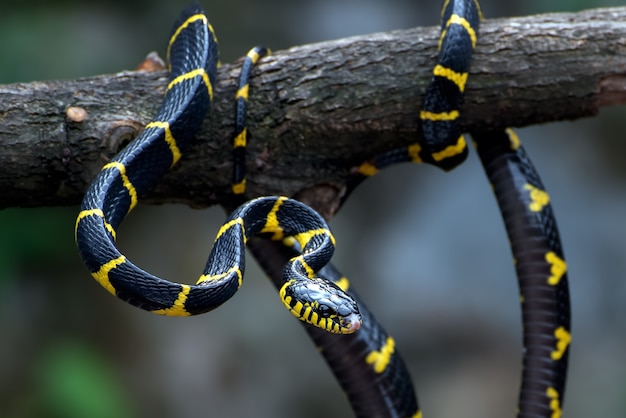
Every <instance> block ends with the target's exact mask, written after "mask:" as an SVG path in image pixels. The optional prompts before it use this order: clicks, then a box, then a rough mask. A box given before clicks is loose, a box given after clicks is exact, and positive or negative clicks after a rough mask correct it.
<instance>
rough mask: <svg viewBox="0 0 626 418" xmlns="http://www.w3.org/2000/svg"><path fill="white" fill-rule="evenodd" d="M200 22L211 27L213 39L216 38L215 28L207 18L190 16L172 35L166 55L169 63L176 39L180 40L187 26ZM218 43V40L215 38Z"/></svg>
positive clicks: (199, 15)
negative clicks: (179, 36) (179, 37)
mask: <svg viewBox="0 0 626 418" xmlns="http://www.w3.org/2000/svg"><path fill="white" fill-rule="evenodd" d="M198 20H201V21H202V23H204V24H205V25H207V26H208V27H209V30H210V31H211V33H213V38H215V33H214V32H213V28H212V27H211V25H210V24H209V21H208V20H207V18H206V16H205V15H203V14H200V13H198V14H195V15H192V16H189V17H188V18H187V19H186V20H185V21H184V22H183V23H182V24H181V25H180V26H179V27H178V28H177V29H176V30H175V31H174V33H173V34H172V36H171V37H170V41H169V43H168V45H167V52H166V53H165V56H166V57H167V62H169V61H170V51H171V50H172V45H174V42H176V39H178V35H180V33H181V32H182V31H183V30H185V28H186V27H187V26H189V25H190V24H192V23H193V22H197V21H198ZM215 40H216V42H217V39H216V38H215Z"/></svg>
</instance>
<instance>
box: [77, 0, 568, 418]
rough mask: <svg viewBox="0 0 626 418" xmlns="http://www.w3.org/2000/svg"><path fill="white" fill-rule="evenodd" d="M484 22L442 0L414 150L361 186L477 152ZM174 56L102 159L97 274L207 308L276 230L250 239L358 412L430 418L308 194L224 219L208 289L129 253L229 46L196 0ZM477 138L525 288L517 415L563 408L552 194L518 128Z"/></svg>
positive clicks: (85, 250)
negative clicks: (468, 100)
mask: <svg viewBox="0 0 626 418" xmlns="http://www.w3.org/2000/svg"><path fill="white" fill-rule="evenodd" d="M481 18H482V14H481V11H480V7H479V5H478V1H477V0H456V1H455V0H447V1H446V2H445V3H444V6H443V9H442V27H441V38H440V40H439V56H438V59H437V64H436V65H435V66H434V68H433V78H432V82H431V83H430V85H429V87H428V88H427V90H426V93H425V95H424V99H423V107H422V110H421V112H420V116H419V117H420V120H421V133H420V135H419V137H418V138H417V139H416V141H415V143H413V144H410V145H409V146H407V147H404V148H401V149H395V150H390V151H389V152H386V153H383V154H380V155H377V156H375V157H373V158H372V159H371V160H370V161H367V162H364V163H363V164H361V165H360V166H358V167H356V168H355V170H354V173H353V176H352V177H351V183H350V188H349V192H350V191H351V190H352V189H354V187H356V186H357V185H358V184H359V183H360V182H361V181H362V180H363V179H365V178H367V177H369V176H371V175H373V174H375V173H376V172H378V171H379V170H380V169H382V168H384V167H386V166H388V165H391V164H395V163H399V162H405V161H412V162H418V163H421V162H425V163H429V164H434V165H436V166H438V167H440V168H442V169H444V170H451V169H452V168H454V167H455V166H457V165H458V164H460V163H462V162H463V161H464V160H465V158H466V157H467V154H468V149H467V145H466V140H465V138H464V136H463V135H462V132H461V129H460V127H459V123H458V119H459V116H460V113H459V106H460V104H461V101H462V96H463V93H464V90H465V85H466V82H467V79H468V70H469V65H470V60H471V56H472V52H473V50H474V48H475V47H476V44H477V41H478V26H479V22H480V20H481ZM266 53H267V51H266V50H265V49H263V48H258V49H253V50H252V51H251V52H250V53H249V54H248V58H247V60H246V62H245V64H244V68H243V69H242V76H241V81H240V86H239V90H238V93H237V97H236V100H237V103H238V104H237V117H236V119H237V123H236V124H237V127H236V130H237V132H236V134H235V136H234V138H235V139H234V143H233V145H234V148H235V151H234V153H235V157H234V158H235V160H234V162H235V164H234V167H235V170H234V176H233V193H234V194H235V195H236V196H239V199H242V198H241V196H243V195H244V193H245V149H246V144H247V136H246V135H247V132H246V128H245V109H246V105H247V100H248V80H249V77H250V71H251V69H252V66H253V65H254V64H255V63H256V62H257V60H258V59H260V58H261V57H262V56H264V55H265V54H266ZM167 55H168V58H169V62H171V79H170V80H171V81H170V83H169V85H168V87H167V91H166V95H165V99H164V102H163V105H162V106H161V108H160V110H159V111H158V112H157V115H156V116H155V119H154V120H153V121H152V122H150V123H148V124H147V125H146V128H145V130H144V131H143V132H142V134H141V135H140V136H139V137H138V138H136V139H135V140H134V141H133V142H131V143H130V144H129V145H128V146H127V147H126V148H125V149H124V150H123V151H122V152H121V153H120V154H118V155H117V156H116V157H115V158H114V159H113V160H112V161H111V162H110V163H108V164H106V165H105V166H104V167H103V168H102V170H101V171H100V173H99V174H98V176H97V177H96V179H95V180H94V182H93V183H92V185H91V186H90V188H89V190H88V191H87V194H86V196H85V198H84V201H83V204H82V206H81V210H80V213H79V215H78V219H77V221H76V240H77V244H78V248H79V252H80V255H81V257H82V259H83V261H84V263H85V264H86V266H87V268H88V269H89V271H90V272H91V273H92V275H93V277H94V278H95V279H96V280H97V281H98V282H99V283H100V284H101V285H102V286H104V287H105V288H106V289H107V290H108V291H109V292H111V293H113V294H115V295H116V296H118V297H120V298H121V299H123V300H125V301H127V302H129V303H131V304H133V305H135V306H139V307H141V308H143V309H147V310H150V311H152V312H155V313H159V314H165V315H183V316H184V315H192V314H197V313H201V312H206V311H208V310H211V309H214V308H215V307H217V306H219V305H220V304H221V303H223V302H225V301H226V300H227V299H229V298H230V297H231V296H232V295H233V294H234V293H235V292H236V290H237V289H238V288H239V286H240V285H241V281H242V278H243V272H244V264H243V260H244V255H243V251H244V246H245V244H246V243H247V241H248V240H249V239H251V238H252V237H253V236H256V235H259V236H264V237H269V238H272V240H273V241H274V242H271V241H270V242H269V243H268V242H264V243H263V245H258V244H256V243H255V241H254V240H252V242H251V248H252V251H253V252H254V253H255V255H257V256H258V257H259V259H260V262H261V264H262V266H263V267H264V268H265V270H266V271H267V272H268V274H269V275H270V276H271V277H272V279H273V281H274V282H275V284H276V285H277V286H278V287H279V288H280V292H279V294H280V295H281V299H282V301H283V303H284V304H285V306H286V307H287V309H288V310H290V311H291V312H292V313H293V314H294V315H295V316H296V317H298V318H299V319H301V320H302V321H304V322H306V323H308V324H312V325H314V326H315V327H312V326H308V325H307V331H308V332H309V334H310V335H311V336H312V338H313V339H314V340H315V342H316V344H317V345H318V347H319V348H320V351H321V353H322V355H323V356H324V357H325V359H326V361H327V362H328V364H329V365H330V366H331V369H332V370H333V372H334V373H335V375H336V377H337V378H338V380H339V382H340V384H341V385H342V387H343V389H344V391H345V392H346V393H347V395H348V399H349V401H350V403H351V404H352V407H353V409H354V411H355V414H356V415H357V416H359V417H375V416H376V417H379V416H389V417H421V416H422V413H421V411H420V409H419V408H418V405H417V400H416V397H415V393H414V390H413V384H412V382H411V379H410V375H409V373H408V371H407V369H406V366H405V365H404V362H403V361H402V359H401V358H400V356H399V354H398V352H397V349H396V347H395V341H394V339H393V338H392V337H390V336H389V335H388V334H387V333H386V332H385V331H384V329H383V328H382V326H381V325H380V324H379V323H378V322H377V321H376V319H375V318H374V316H373V315H372V313H371V312H370V311H369V310H367V308H366V307H365V306H364V305H363V304H362V302H361V301H360V299H359V298H358V296H356V294H354V293H353V291H352V289H351V288H350V289H349V287H350V285H349V282H348V280H347V279H346V278H345V277H344V276H343V275H341V273H339V271H338V270H337V269H336V268H334V267H333V266H331V265H327V263H328V260H329V259H330V256H331V255H332V252H333V248H334V238H333V237H332V234H331V233H330V232H329V230H328V227H327V226H326V223H325V222H324V220H323V219H322V218H321V217H320V216H319V215H318V214H317V213H316V212H315V211H313V210H311V209H310V208H308V207H307V206H305V205H304V204H301V203H299V202H297V201H294V200H291V199H288V198H285V197H262V198H257V199H253V200H252V201H249V202H246V203H244V204H243V205H242V206H239V207H238V208H237V209H236V210H235V211H234V212H233V213H232V214H231V215H230V217H229V218H228V220H227V221H226V223H225V224H224V226H223V227H222V228H221V229H220V231H219V233H218V236H217V238H216V242H215V245H214V248H213V250H212V252H211V255H210V256H209V260H208V262H207V265H206V267H205V270H204V271H203V273H202V276H201V277H200V279H199V281H198V283H197V284H196V285H184V284H179V283H173V282H169V281H166V280H163V279H160V278H158V277H155V276H153V275H151V274H149V273H147V272H145V271H143V270H141V269H140V268H139V267H137V266H135V265H134V264H132V263H131V262H130V261H129V260H127V259H126V258H125V257H124V256H123V255H122V254H121V253H120V252H119V251H118V250H117V248H116V247H115V238H116V229H117V228H118V226H119V224H120V223H121V221H122V219H123V218H124V217H125V216H126V214H127V213H128V212H129V211H130V210H132V209H133V207H134V206H135V205H136V204H137V201H138V199H140V198H141V197H142V196H144V195H145V194H146V193H148V192H149V191H150V190H151V188H152V187H154V185H155V184H156V183H157V182H158V181H159V180H160V178H161V177H162V176H163V174H165V172H167V171H168V170H169V168H171V166H173V165H174V164H176V162H177V161H178V159H179V158H180V156H181V155H182V153H184V152H185V150H186V149H187V148H188V145H189V143H190V141H191V139H192V138H193V135H194V134H195V132H196V131H197V130H198V129H199V127H200V125H201V123H202V120H203V118H204V115H205V114H206V112H207V111H208V107H209V104H210V101H211V98H212V95H213V85H214V79H215V71H216V70H215V68H216V63H217V43H216V39H215V34H214V33H213V30H212V27H211V26H210V24H209V23H208V20H207V18H206V16H205V15H204V12H202V10H201V9H200V8H199V6H198V5H197V4H196V5H193V6H191V7H190V8H188V9H186V10H185V11H184V12H183V14H182V15H181V17H180V18H179V20H178V21H177V22H176V24H175V25H174V29H173V31H172V35H171V38H170V42H169V45H168V53H167ZM472 136H473V138H474V140H475V143H476V146H477V150H478V154H479V156H480V159H481V161H482V163H483V166H484V167H485V171H486V174H487V177H488V179H489V181H490V182H491V184H492V187H493V189H494V192H495V194H496V198H497V201H498V204H499V206H500V209H501V211H502V215H503V218H504V222H505V225H506V228H507V232H508V235H509V239H510V241H511V247H512V252H513V257H514V259H515V267H516V270H517V275H518V281H519V287H520V293H521V302H522V321H523V335H524V355H523V364H524V369H523V374H522V386H521V391H520V398H519V407H518V415H519V416H521V417H551V418H557V417H559V416H560V414H561V412H562V402H563V395H564V390H565V378H566V369H567V356H568V352H569V343H570V307H569V294H568V283H567V275H566V271H567V267H566V264H565V261H564V258H563V252H562V249H561V244H560V240H559V236H558V230H557V228H556V222H555V220H554V215H553V212H552V209H551V207H550V204H549V196H548V194H547V193H546V192H545V190H544V188H543V185H542V184H541V181H540V180H539V176H538V174H537V172H536V170H535V169H534V167H533V165H532V164H531V162H530V160H529V158H528V156H527V155H526V153H525V152H524V150H523V148H522V147H521V145H520V143H519V140H518V139H517V137H516V136H515V134H514V133H513V132H512V131H506V132H503V131H495V132H472ZM348 194H349V193H348ZM285 244H287V245H285ZM285 263H286V265H287V267H286V268H283V266H284V265H285ZM279 266H280V267H279ZM341 289H343V290H341ZM355 300H356V301H357V302H355ZM357 304H358V306H359V308H360V314H359V308H357ZM359 328H361V329H360V331H359V332H357V333H354V334H352V333H353V332H354V331H355V330H357V329H359ZM327 331H331V332H332V333H339V334H351V335H333V334H331V333H329V332H327Z"/></svg>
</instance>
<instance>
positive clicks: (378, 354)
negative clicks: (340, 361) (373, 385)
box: [365, 337, 396, 374]
mask: <svg viewBox="0 0 626 418" xmlns="http://www.w3.org/2000/svg"><path fill="white" fill-rule="evenodd" d="M395 351H396V342H395V340H394V339H393V338H391V337H387V341H385V344H384V345H383V346H382V347H381V348H380V350H374V351H372V352H370V353H369V354H368V355H367V357H365V362H366V363H367V364H371V365H372V367H373V368H374V371H375V372H376V373H378V374H380V373H382V372H384V371H385V369H386V368H387V366H388V365H389V362H390V361H391V356H392V355H393V353H394V352H395Z"/></svg>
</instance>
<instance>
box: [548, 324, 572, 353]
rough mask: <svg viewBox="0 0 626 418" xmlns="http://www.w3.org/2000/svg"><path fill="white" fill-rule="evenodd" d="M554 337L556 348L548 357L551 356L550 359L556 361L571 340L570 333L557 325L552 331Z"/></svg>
mask: <svg viewBox="0 0 626 418" xmlns="http://www.w3.org/2000/svg"><path fill="white" fill-rule="evenodd" d="M554 338H556V349H555V350H554V351H553V352H552V353H551V354H550V357H552V360H554V361H557V360H561V358H562V357H563V354H565V350H567V347H569V344H570V343H571V342H572V335H571V334H570V333H569V331H568V330H566V329H565V328H564V327H558V328H557V329H556V330H555V331H554Z"/></svg>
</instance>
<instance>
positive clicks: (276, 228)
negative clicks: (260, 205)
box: [261, 196, 287, 241]
mask: <svg viewBox="0 0 626 418" xmlns="http://www.w3.org/2000/svg"><path fill="white" fill-rule="evenodd" d="M286 199H287V198H286V197H284V196H281V197H280V198H278V199H276V202H275V203H274V206H273V207H272V210H270V212H269V213H268V214H267V220H266V221H265V226H263V229H262V230H261V233H269V232H273V233H274V235H273V236H272V240H274V241H279V240H281V239H283V236H284V231H283V228H282V227H281V226H280V222H278V216H277V213H278V209H279V208H280V205H282V204H283V202H284V201H285V200H286Z"/></svg>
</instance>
